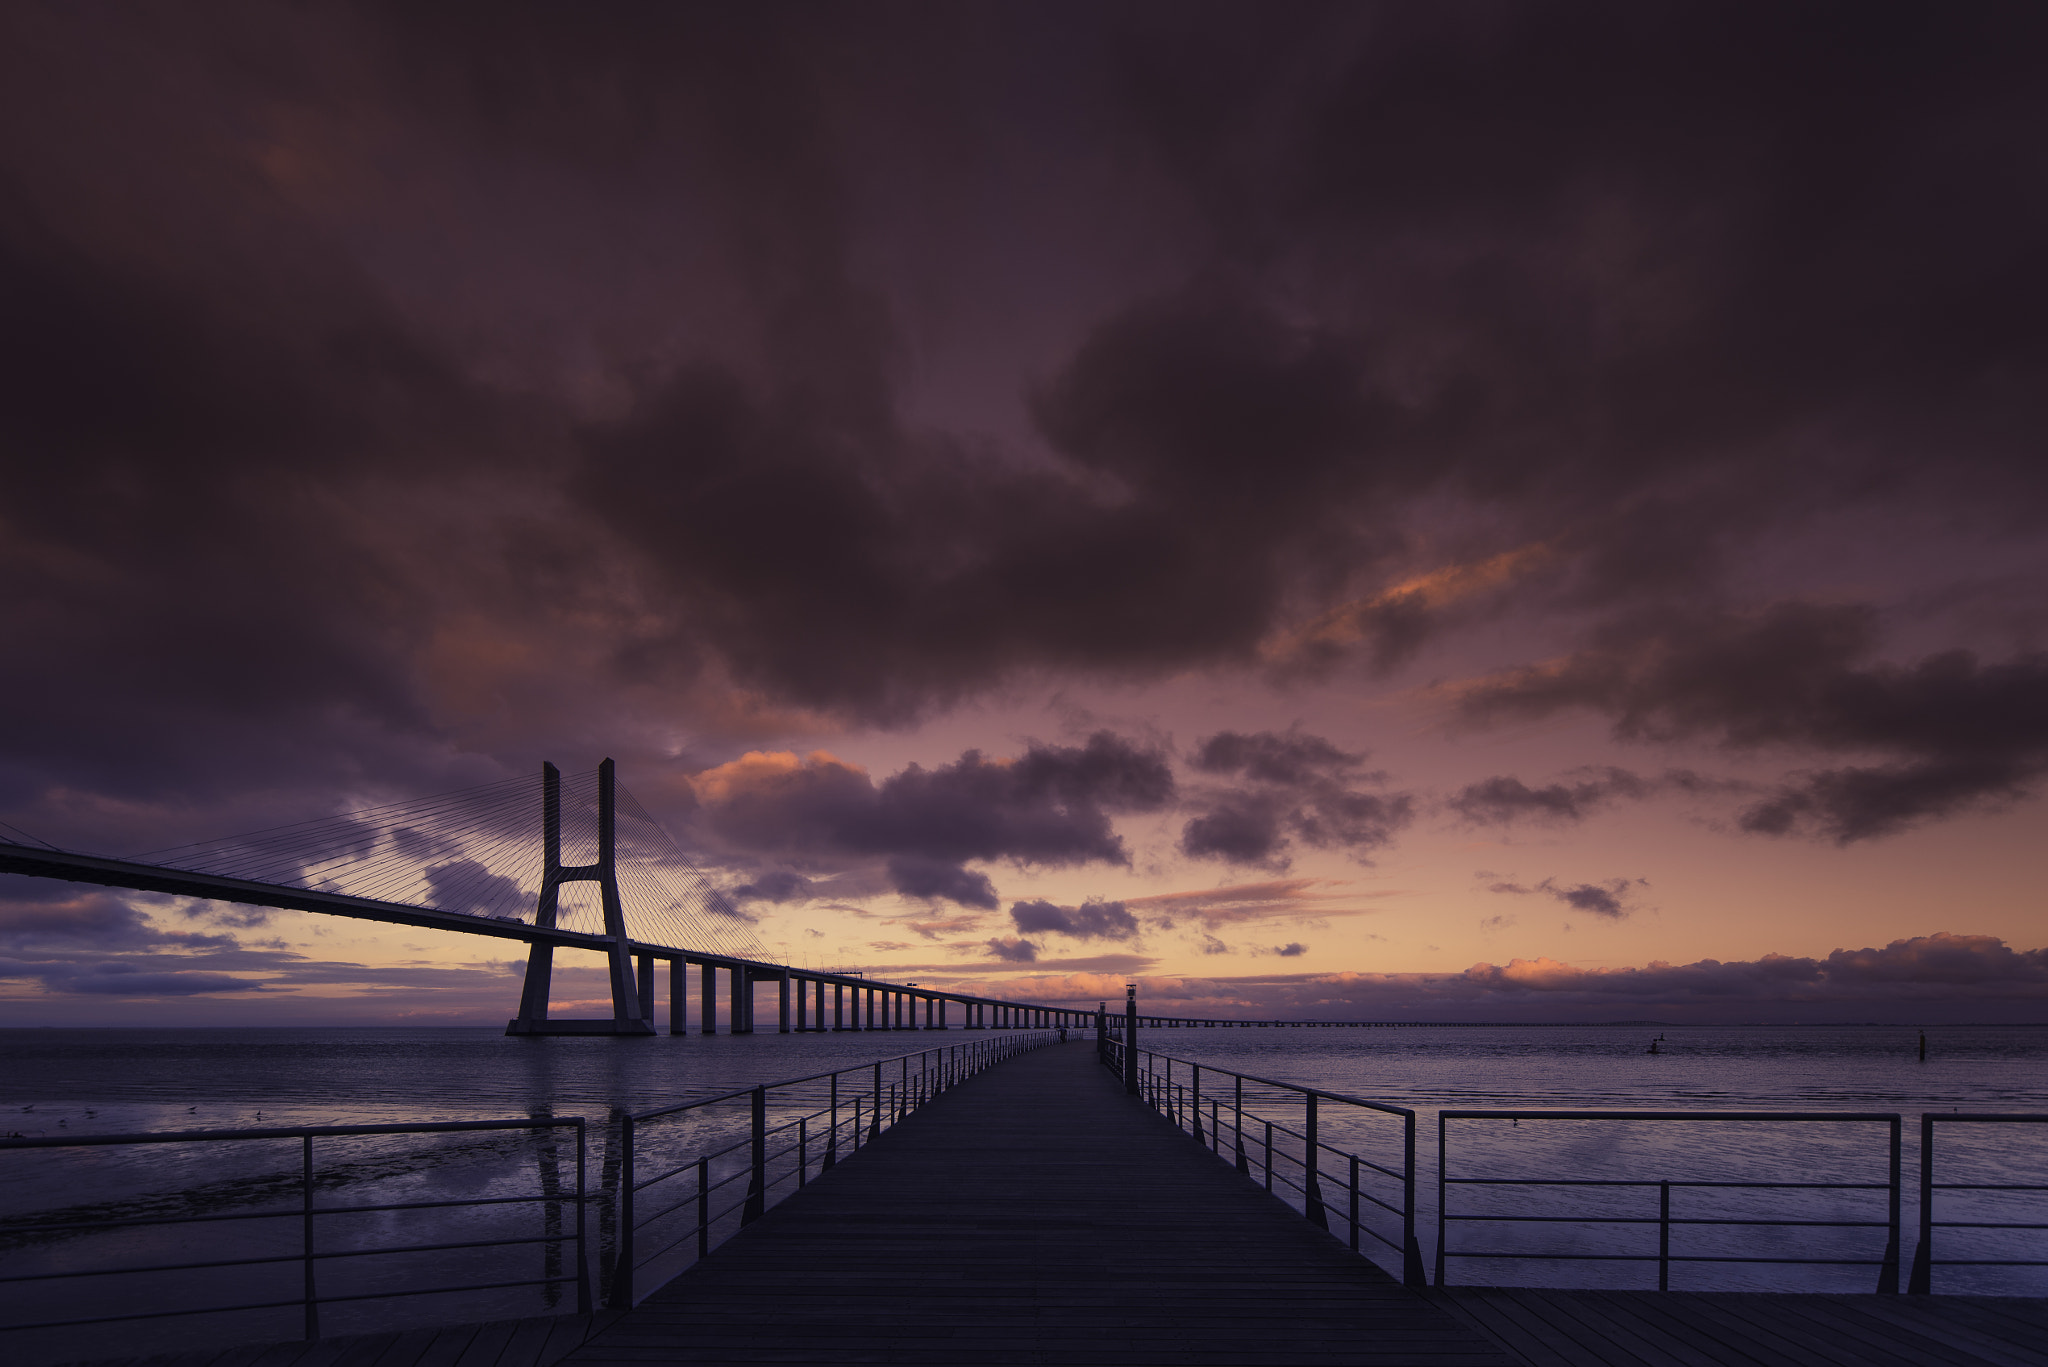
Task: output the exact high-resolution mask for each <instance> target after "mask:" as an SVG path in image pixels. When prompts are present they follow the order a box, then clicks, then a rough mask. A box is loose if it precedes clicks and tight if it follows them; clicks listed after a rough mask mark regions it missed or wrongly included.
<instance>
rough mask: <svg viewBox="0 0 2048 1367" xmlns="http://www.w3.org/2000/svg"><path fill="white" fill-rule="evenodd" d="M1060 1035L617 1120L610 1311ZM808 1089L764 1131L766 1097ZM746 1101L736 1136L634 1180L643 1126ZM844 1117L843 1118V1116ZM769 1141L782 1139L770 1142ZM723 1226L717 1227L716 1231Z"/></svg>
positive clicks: (984, 1042) (1035, 1034)
mask: <svg viewBox="0 0 2048 1367" xmlns="http://www.w3.org/2000/svg"><path fill="white" fill-rule="evenodd" d="M1057 1038H1058V1036H1057V1035H1056V1034H1055V1033H1054V1032H1052V1031H1032V1032H1025V1033H1019V1034H1014V1035H997V1036H992V1037H988V1038H983V1039H976V1040H969V1041H966V1042H964V1043H961V1044H951V1045H939V1046H935V1047H933V1048H930V1049H921V1050H918V1051H916V1052H915V1053H909V1054H899V1055H897V1056H895V1057H894V1058H886V1059H877V1060H874V1061H873V1062H870V1063H861V1064H856V1065H853V1066H851V1067H847V1068H838V1069H834V1070H832V1071H831V1072H827V1073H812V1074H809V1075H807V1076H804V1077H798V1078H786V1079H784V1080H783V1081H780V1082H764V1083H761V1084H759V1085H758V1086H754V1087H742V1088H738V1089H736V1090H734V1091H730V1092H721V1093H720V1094H718V1095H717V1096H709V1097H700V1098H698V1099H697V1100H694V1101H684V1102H678V1103H677V1104H675V1105H672V1106H660V1107H656V1108H655V1109H653V1110H647V1111H641V1112H638V1113H637V1114H633V1115H628V1116H624V1117H622V1118H621V1122H620V1144H619V1153H620V1168H619V1188H618V1190H619V1215H618V1230H619V1234H618V1247H617V1249H616V1250H615V1252H614V1253H613V1256H612V1258H611V1260H610V1263H609V1265H608V1267H607V1268H606V1269H605V1270H606V1272H607V1274H608V1275H607V1277H606V1288H605V1296H604V1300H605V1304H606V1305H608V1306H611V1307H613V1308H615V1309H623V1308H629V1307H630V1306H631V1305H632V1304H633V1301H634V1299H635V1296H636V1294H637V1292H636V1288H637V1286H638V1284H639V1282H640V1280H641V1278H640V1273H641V1272H642V1271H643V1270H644V1269H646V1268H647V1267H649V1266H651V1265H652V1264H653V1263H654V1262H655V1261H656V1260H657V1259H660V1258H662V1257H664V1256H666V1255H668V1254H670V1253H672V1252H674V1251H675V1250H677V1249H679V1248H681V1247H683V1246H684V1245H686V1244H690V1243H692V1242H693V1241H694V1243H695V1253H694V1259H702V1258H705V1257H708V1256H709V1255H710V1252H711V1250H712V1248H713V1247H715V1246H716V1245H717V1244H718V1243H722V1242H723V1241H724V1239H725V1237H727V1236H728V1235H729V1234H730V1233H731V1232H732V1230H733V1229H734V1228H744V1227H745V1226H747V1225H750V1224H752V1223H753V1222H754V1221H755V1220H757V1219H759V1218H760V1217H761V1216H762V1215H763V1214H765V1213H766V1211H767V1210H768V1208H769V1207H770V1206H772V1205H774V1204H775V1203H776V1202H778V1201H780V1200H782V1199H783V1198H784V1197H786V1196H787V1195H788V1194H789V1191H784V1190H778V1189H780V1188H784V1187H785V1186H788V1185H789V1184H791V1183H793V1184H794V1187H793V1188H792V1190H794V1189H801V1188H802V1187H804V1186H805V1185H806V1184H807V1183H808V1182H809V1181H810V1180H811V1179H812V1171H813V1169H814V1168H815V1169H816V1172H817V1175H819V1176H822V1175H823V1174H824V1173H826V1172H829V1171H830V1170H831V1169H832V1168H833V1167H834V1166H835V1165H837V1164H838V1163H839V1162H840V1161H841V1159H842V1156H845V1157H850V1156H851V1155H852V1154H854V1153H857V1152H859V1151H860V1149H861V1148H862V1147H863V1146H864V1145H866V1144H868V1143H870V1142H872V1141H873V1140H874V1139H876V1138H877V1137H879V1136H880V1135H881V1133H882V1132H883V1131H884V1130H885V1129H890V1128H893V1127H894V1126H895V1125H896V1124H898V1123H900V1122H901V1121H903V1120H904V1119H906V1118H907V1117H908V1116H909V1115H910V1114H911V1113H912V1112H913V1111H915V1110H917V1109H918V1108H919V1107H921V1106H923V1105H925V1104H926V1103H927V1102H929V1101H932V1100H934V1099H936V1098H937V1097H938V1096H939V1095H940V1094H942V1093H943V1092H945V1091H947V1090H948V1089H950V1088H952V1087H954V1086H957V1085H958V1084H959V1083H961V1082H963V1081H965V1080H966V1079H967V1078H969V1077H972V1076H974V1075H975V1074H976V1073H979V1072H981V1071H983V1070H985V1069H987V1068H990V1067H993V1066H994V1065H995V1064H998V1063H1001V1062H1003V1061H1004V1060H1006V1059H1010V1058H1014V1057H1016V1056H1017V1055H1018V1054H1020V1053H1024V1052H1025V1051H1027V1050H1030V1049H1037V1048H1040V1047H1042V1046H1044V1045H1047V1044H1051V1043H1053V1042H1054V1041H1055V1040H1056V1039H1057ZM913 1060H915V1068H914V1070H913V1066H912V1061H913ZM892 1066H893V1068H894V1070H895V1072H896V1076H895V1077H894V1078H888V1077H885V1076H884V1073H885V1071H887V1070H889V1069H890V1068H891V1067H892ZM849 1075H857V1076H858V1077H859V1079H860V1082H861V1085H860V1086H859V1087H858V1088H857V1089H856V1090H853V1091H851V1092H849V1093H845V1094H842V1092H841V1088H840V1080H841V1079H842V1078H845V1077H847V1076H849ZM817 1083H823V1084H825V1086H824V1089H823V1090H824V1092H825V1095H824V1096H823V1097H805V1096H802V1095H796V1096H792V1097H790V1098H788V1099H787V1100H781V1099H778V1101H777V1106H778V1108H780V1109H782V1110H784V1111H785V1112H787V1113H785V1114H782V1115H780V1116H779V1117H778V1119H777V1120H776V1121H775V1122H774V1123H772V1124H771V1123H770V1121H769V1110H770V1104H769V1103H770V1096H769V1094H770V1093H771V1092H775V1091H778V1090H786V1089H796V1088H803V1087H806V1086H809V1085H811V1084H817ZM743 1098H744V1099H745V1100H746V1101H747V1103H748V1118H747V1121H746V1126H745V1133H744V1135H743V1136H741V1137H739V1138H736V1139H733V1140H731V1142H729V1143H723V1144H720V1143H718V1142H717V1139H715V1138H714V1139H713V1140H712V1142H711V1146H709V1147H703V1148H697V1149H691V1150H689V1151H688V1152H687V1155H686V1156H676V1155H671V1156H668V1157H665V1158H664V1159H663V1160H662V1164H661V1170H660V1171H658V1172H655V1173H654V1174H653V1175H651V1176H645V1175H643V1173H642V1166H643V1158H644V1155H643V1148H644V1141H645V1139H646V1138H647V1137H648V1136H646V1135H643V1134H642V1129H643V1127H646V1126H650V1125H652V1124H653V1123H655V1122H673V1121H675V1120H676V1119H677V1118H679V1117H682V1116H685V1115H689V1114H693V1113H694V1114H696V1115H699V1116H703V1115H704V1114H705V1113H706V1112H707V1110H708V1108H710V1107H714V1106H718V1105H721V1104H724V1103H729V1102H736V1101H739V1100H741V1099H743ZM791 1107H794V1108H795V1109H794V1111H793V1112H791V1111H788V1108H791ZM849 1110H850V1112H851V1114H850V1115H842V1112H845V1111H849ZM819 1120H823V1121H824V1122H825V1125H824V1128H823V1131H822V1133H819V1134H816V1135H814V1134H813V1133H812V1125H813V1123H814V1122H816V1121H819ZM792 1131H794V1135H793V1137H792V1135H791V1132H792ZM721 1137H722V1136H721ZM778 1140H780V1141H782V1142H780V1143H779V1144H778V1143H777V1141H778ZM814 1145H815V1146H816V1148H817V1150H818V1153H817V1157H816V1158H813V1156H812V1150H813V1146H814ZM842 1151H843V1152H842ZM689 1175H694V1177H695V1181H694V1182H693V1183H692V1182H688V1181H684V1180H682V1179H685V1178H686V1177H688V1176H689ZM742 1179H745V1182H746V1188H745V1190H744V1191H743V1192H741V1193H739V1194H738V1195H737V1196H736V1197H735V1198H734V1199H733V1200H731V1201H730V1202H729V1203H728V1204H726V1205H724V1206H723V1207H722V1208H714V1203H713V1201H712V1197H713V1195H714V1193H717V1192H720V1191H722V1190H724V1189H725V1188H726V1187H729V1186H732V1185H734V1184H737V1183H738V1182H740V1181H741V1180H742ZM670 1182H679V1183H680V1185H681V1187H682V1189H681V1191H680V1192H677V1191H674V1190H673V1189H670V1188H666V1187H665V1186H664V1184H666V1183H670ZM656 1188H663V1190H662V1193H661V1195H660V1197H659V1199H660V1200H661V1201H663V1202H665V1204H663V1205H662V1206H661V1208H660V1209H658V1210H655V1211H654V1212H653V1213H651V1214H648V1213H644V1212H643V1211H642V1210H641V1202H642V1194H643V1193H648V1192H652V1191H654V1190H655V1189H656ZM686 1212H687V1213H688V1215H689V1217H690V1219H689V1223H687V1224H684V1225H682V1226H681V1227H676V1226H675V1225H673V1224H670V1225H667V1226H665V1227H664V1228H662V1229H661V1230H660V1231H659V1232H657V1231H656V1228H655V1227H656V1226H657V1225H658V1224H662V1223H663V1222H666V1221H672V1220H674V1219H675V1218H676V1217H678V1216H683V1215H684V1214H685V1213H686ZM735 1217H737V1221H736V1224H735V1223H734V1218H735ZM722 1222H723V1223H724V1224H725V1228H724V1229H723V1230H721V1223H722ZM656 1239H660V1240H664V1241H665V1242H662V1243H661V1244H660V1246H659V1247H656V1248H654V1249H652V1251H647V1252H643V1251H642V1249H641V1244H642V1243H643V1242H649V1243H651V1242H653V1241H654V1240H656ZM685 1265H686V1266H687V1264H685ZM677 1270H680V1268H679V1269H677Z"/></svg>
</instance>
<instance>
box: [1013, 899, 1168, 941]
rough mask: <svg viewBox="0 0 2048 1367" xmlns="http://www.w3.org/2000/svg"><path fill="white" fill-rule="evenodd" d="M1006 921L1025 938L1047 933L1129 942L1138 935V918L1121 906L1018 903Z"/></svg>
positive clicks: (1087, 903) (1077, 937)
mask: <svg viewBox="0 0 2048 1367" xmlns="http://www.w3.org/2000/svg"><path fill="white" fill-rule="evenodd" d="M1010 920H1011V921H1012V922H1013V923H1014V924H1015V925H1016V927H1017V929H1018V930H1020V931H1022V932H1023V933H1025V934H1027V935H1030V934H1035V933H1038V932H1042V931H1050V932H1052V933H1053V934H1056V935H1071V936H1073V937H1074V938H1075V939H1077V940H1131V939H1135V938H1137V935H1138V918H1137V917H1135V916H1133V915H1131V913H1130V910H1129V908H1127V907H1126V906H1125V905H1124V904H1123V903H1122V902H1083V903H1082V904H1081V905H1080V906H1078V907H1062V906H1056V905H1054V904H1053V903H1051V902H1045V901H1031V902H1018V903H1016V904H1014V905H1013V906H1011V908H1010Z"/></svg>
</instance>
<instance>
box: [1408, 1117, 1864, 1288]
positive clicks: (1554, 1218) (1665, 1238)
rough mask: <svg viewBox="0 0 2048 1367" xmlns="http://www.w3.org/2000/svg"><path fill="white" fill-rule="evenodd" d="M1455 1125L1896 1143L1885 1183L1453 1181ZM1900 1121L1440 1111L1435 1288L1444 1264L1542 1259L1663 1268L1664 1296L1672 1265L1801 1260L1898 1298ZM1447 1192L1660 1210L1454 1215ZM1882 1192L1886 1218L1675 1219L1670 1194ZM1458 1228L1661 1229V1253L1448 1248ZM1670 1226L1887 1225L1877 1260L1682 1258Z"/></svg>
mask: <svg viewBox="0 0 2048 1367" xmlns="http://www.w3.org/2000/svg"><path fill="white" fill-rule="evenodd" d="M1454 1120H1504V1121H1508V1122H1510V1123H1512V1124H1513V1125H1515V1126H1517V1127H1519V1126H1520V1125H1521V1123H1522V1122H1523V1121H1538V1122H1541V1121H1600V1122H1612V1121H1622V1122H1627V1123H1630V1124H1634V1123H1639V1122H1663V1121H1674V1122H1686V1123H1707V1124H1714V1123H1743V1124H1834V1125H1839V1124H1850V1125H1854V1124H1872V1125H1879V1124H1881V1125H1884V1126H1886V1127H1887V1128H1888V1131H1889V1137H1890V1143H1889V1156H1890V1175H1889V1179H1888V1180H1887V1181H1884V1182H1785V1181H1726V1180H1704V1179H1691V1178H1675V1179H1674V1178H1655V1179H1643V1178H1598V1177H1452V1176H1451V1175H1450V1155H1449V1134H1450V1122H1451V1121H1454ZM1899 1132H1900V1119H1899V1117H1898V1115H1896V1114H1891V1113H1874V1112H1842V1111H1835V1112H1828V1111H1494V1110H1487V1111H1441V1112H1439V1113H1438V1115H1437V1225H1436V1284H1437V1285H1438V1286H1444V1285H1447V1284H1448V1283H1447V1281H1446V1278H1445V1271H1444V1269H1445V1263H1446V1261H1447V1260H1448V1259H1451V1258H1508V1259H1525V1260H1539V1261H1547V1262H1654V1263H1656V1264H1657V1289H1658V1290H1659V1291H1665V1290H1669V1289H1670V1285H1671V1264H1673V1263H1750V1264H1760V1263H1773V1264H1801V1265H1812V1266H1825V1265H1832V1266H1844V1267H1866V1266H1867V1267H1876V1268H1877V1269H1878V1277H1877V1290H1878V1292H1879V1293H1880V1294H1893V1293H1896V1292H1897V1291H1898V1289H1899V1138H1900V1133H1899ZM1451 1187H1495V1188H1503V1187H1505V1188H1514V1189H1517V1190H1521V1191H1532V1190H1534V1189H1538V1188H1550V1189H1564V1190H1565V1191H1568V1192H1573V1193H1585V1192H1588V1191H1590V1190H1593V1189H1602V1190H1644V1191H1655V1192H1656V1193H1657V1213H1656V1214H1654V1215H1649V1214H1641V1215H1613V1214H1604V1213H1599V1212H1595V1211H1589V1210H1587V1209H1584V1208H1583V1207H1581V1208H1579V1209H1574V1210H1572V1211H1569V1212H1566V1213H1562V1214H1521V1213H1512V1212H1499V1211H1493V1212H1453V1211H1452V1210H1451V1209H1450V1201H1449V1188H1451ZM1733 1190H1747V1191H1770V1192H1791V1191H1881V1192H1884V1193H1885V1194H1886V1204H1887V1213H1886V1217H1885V1218H1884V1219H1882V1220H1821V1219H1792V1218H1770V1217H1756V1216H1750V1215H1737V1216H1705V1215H1673V1214H1672V1213H1671V1195H1672V1192H1673V1191H1679V1192H1687V1191H1733ZM1459 1223H1478V1224H1495V1225H1507V1224H1512V1225H1532V1224H1533V1225H1543V1224H1550V1225H1574V1226H1584V1225H1623V1226H1650V1225H1654V1226H1656V1228H1657V1251H1656V1252H1655V1253H1606V1252H1598V1253H1595V1252H1581V1251H1576V1250H1568V1251H1563V1252H1557V1251H1532V1250H1528V1249H1472V1248H1456V1249H1454V1248H1451V1247H1450V1246H1449V1243H1448V1229H1449V1227H1450V1226H1451V1225H1454V1224H1459ZM1674 1226H1679V1227H1686V1228H1693V1227H1701V1226H1710V1227H1716V1228H1750V1229H1762V1228H1797V1229H1820V1228H1828V1229H1866V1228H1868V1229H1883V1230H1885V1231H1886V1235H1887V1239H1886V1244H1885V1249H1884V1253H1883V1255H1882V1256H1881V1257H1877V1258H1835V1257H1822V1258H1808V1257H1772V1256H1769V1255H1766V1254H1763V1253H1739V1254H1727V1253H1686V1252H1673V1251H1672V1248H1671V1231H1672V1228H1673V1227H1674Z"/></svg>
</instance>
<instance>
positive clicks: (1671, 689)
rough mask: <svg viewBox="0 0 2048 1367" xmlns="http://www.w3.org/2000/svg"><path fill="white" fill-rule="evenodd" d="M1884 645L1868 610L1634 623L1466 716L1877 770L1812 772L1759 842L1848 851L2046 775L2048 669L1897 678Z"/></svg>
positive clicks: (1777, 808) (1791, 790)
mask: <svg viewBox="0 0 2048 1367" xmlns="http://www.w3.org/2000/svg"><path fill="white" fill-rule="evenodd" d="M1877 645H1878V633H1877V624H1876V621H1875V618H1874V615H1873V614H1872V613H1871V612H1870V611H1869V610H1867V609H1864V608H1859V607H1840V606H1823V605H1815V604H1805V603H1783V604H1779V605H1777V606H1775V607H1773V608H1771V609H1769V610H1768V611H1765V612H1762V613H1757V614H1750V615H1739V614H1732V613H1721V614H1690V615H1684V616H1669V617H1666V618H1664V619H1663V620H1662V621H1660V622H1658V623H1655V624H1652V623H1647V622H1640V621H1635V622H1630V623H1627V624H1625V625H1617V626H1611V627H1609V628H1607V629H1605V630H1604V631H1603V632H1601V633H1600V634H1599V639H1597V640H1596V641H1595V643H1594V644H1593V645H1591V646H1590V647H1589V648H1587V649H1585V650H1582V651H1579V652H1577V653H1575V654H1573V655H1571V656H1569V657H1568V658H1566V659H1564V660H1562V661H1559V662H1557V663H1554V664H1548V665H1542V666H1532V667H1529V668H1525V669H1520V670H1514V671H1509V672H1507V673H1504V674H1501V675H1497V676H1494V677H1492V678H1489V679H1486V680H1482V681H1481V682H1479V683H1478V684H1477V685H1474V686H1472V687H1471V688H1469V689H1467V690H1466V691H1464V692H1462V693H1461V694H1460V695H1459V696H1458V699H1457V708H1458V711H1459V713H1460V714H1461V715H1462V716H1463V717H1464V718H1465V719H1467V720H1468V721H1471V722H1474V723H1478V724H1486V723H1491V722H1498V721H1506V720H1514V719H1532V718H1538V717H1544V716H1549V715H1551V714H1553V713H1556V712H1559V711H1563V710H1567V709H1575V708H1576V709H1588V710H1592V711H1595V712H1600V713H1604V714H1606V715H1607V716H1609V717H1611V718H1612V719H1613V726H1614V733H1615V735H1616V736H1617V737H1618V738H1620V739H1623V740H1632V741H1660V742H1669V741H1680V740H1692V739H1707V740H1711V741H1714V742H1717V743H1719V744H1721V745H1723V746H1725V747H1728V748H1730V749H1735V750H1749V751H1756V750H1773V751H1789V752H1799V751H1806V752H1809V753H1811V752H1832V753H1837V754H1848V755H1860V756H1867V757H1870V758H1872V759H1874V760H1876V761H1878V762H1877V763H1876V764H1873V765H1868V766H1862V765H1857V766H1847V767H1843V768H1837V769H1828V770H1821V771H1818V772H1812V773H1807V774H1803V775H1801V776H1799V777H1797V778H1796V779H1795V780H1794V781H1793V782H1791V783H1789V784H1787V785H1786V786H1785V787H1783V788H1782V789H1781V790H1780V791H1779V792H1777V793H1776V794H1775V795H1774V796H1772V797H1770V798H1767V799H1766V800H1764V801H1762V802H1760V803H1757V804H1756V805H1754V806H1752V807H1750V808H1749V809H1748V810H1747V811H1745V812H1744V813H1743V815H1742V824H1743V826H1744V827H1745V828H1746V829H1750V830H1754V831H1760V832H1765V833H1770V834H1785V833H1788V832H1791V831H1795V830H1802V829H1810V830H1812V831H1814V832H1815V833H1817V834H1822V835H1825V836H1827V837H1829V838H1831V839H1833V840H1835V841H1837V842H1839V843H1843V844H1847V843H1849V842H1851V841H1855V840H1860V839H1867V838H1870V837H1873V836H1880V835H1887V834H1890V833H1892V832H1894V831H1897V830H1900V829H1902V828H1904V827H1906V826H1909V825H1912V824H1914V823H1916V822H1919V821H1923V820H1926V819H1928V818H1931V817H1937V816H1942V815H1946V814H1948V813H1951V812H1954V811H1957V810H1962V809H1966V808H1969V807H1972V806H1977V805H1981V804H1984V803H1986V802H1995V801H1998V800H2000V799H2006V798H2012V797H2015V796H2018V795H2020V794H2023V793H2025V792H2027V791H2030V790H2031V786H2032V784H2033V783H2034V782H2035V780H2036V779H2038V777H2039V776H2040V775H2041V774H2042V773H2043V772H2048V657H2043V656H2038V655H2021V656H2016V657H2014V658H2012V659H2010V660H2006V661H2003V662H1997V663H1986V662H1983V661H1980V660H1979V659H1978V658H1977V657H1976V656H1975V655H1973V654H1971V653H1970V652H1968V651H1960V650H1957V651H1944V652H1941V653H1939V654H1935V655H1929V656H1925V657H1923V658H1921V659H1920V660H1918V661H1915V662H1913V663H1911V664H1895V663H1891V662H1888V661H1883V660H1872V659H1871V658H1870V657H1871V656H1872V655H1873V654H1874V653H1875V651H1876V649H1877ZM1468 792H1469V790H1468Z"/></svg>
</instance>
